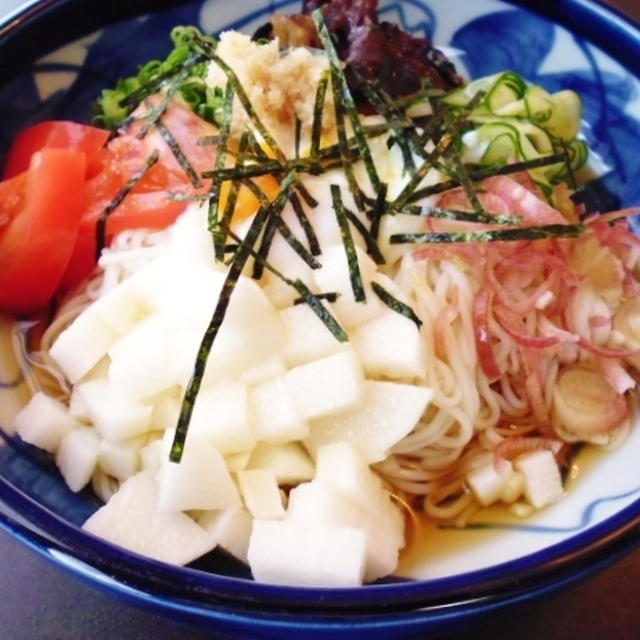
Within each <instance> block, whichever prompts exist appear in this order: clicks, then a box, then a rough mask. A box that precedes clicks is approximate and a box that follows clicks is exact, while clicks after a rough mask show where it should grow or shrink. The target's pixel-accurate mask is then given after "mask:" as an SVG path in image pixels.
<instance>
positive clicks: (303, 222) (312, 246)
mask: <svg viewBox="0 0 640 640" xmlns="http://www.w3.org/2000/svg"><path fill="white" fill-rule="evenodd" d="M289 201H290V202H291V207H292V208H293V211H294V213H295V214H296V217H297V218H298V222H299V223H300V226H301V227H302V230H303V231H304V235H305V237H306V238H307V242H308V244H309V251H311V255H313V256H319V255H320V254H321V253H322V249H321V248H320V242H319V241H318V236H317V235H316V232H315V231H314V230H313V225H312V224H311V221H310V220H309V216H307V214H306V212H305V210H304V207H303V206H302V203H301V202H300V198H298V194H297V193H296V192H295V191H292V192H291V194H290V195H289Z"/></svg>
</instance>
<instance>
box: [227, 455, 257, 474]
mask: <svg viewBox="0 0 640 640" xmlns="http://www.w3.org/2000/svg"><path fill="white" fill-rule="evenodd" d="M250 457H251V451H242V452H241V453H228V454H227V455H226V456H225V457H224V460H225V462H226V463H227V469H229V472H230V473H238V471H244V470H245V469H246V468H247V464H248V462H249V458H250Z"/></svg>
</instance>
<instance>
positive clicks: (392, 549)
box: [287, 480, 404, 581]
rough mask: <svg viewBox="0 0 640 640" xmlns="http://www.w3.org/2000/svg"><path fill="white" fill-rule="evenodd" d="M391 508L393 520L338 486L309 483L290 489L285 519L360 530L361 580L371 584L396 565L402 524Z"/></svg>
mask: <svg viewBox="0 0 640 640" xmlns="http://www.w3.org/2000/svg"><path fill="white" fill-rule="evenodd" d="M386 499H387V500H389V498H388V497H387V498H386ZM389 504H390V505H391V502H390V501H389ZM391 506H393V505H391ZM393 509H394V511H393V512H391V513H392V514H393V517H392V518H390V519H387V518H385V517H384V516H383V514H382V512H381V511H379V510H378V509H376V508H373V507H372V506H370V505H367V504H366V503H363V502H361V501H359V500H356V499H355V498H353V497H351V496H349V495H347V494H346V493H345V492H344V491H342V490H341V489H339V488H338V487H335V486H332V485H329V484H327V483H326V482H323V481H322V480H313V481H312V482H306V483H303V484H300V485H298V486H297V487H296V488H295V489H292V490H291V492H290V494H289V507H288V509H287V518H288V519H291V520H295V521H296V522H298V521H299V522H308V523H309V524H312V523H320V524H323V525H331V526H340V527H352V528H354V529H360V530H362V531H364V532H365V535H366V539H367V564H366V568H365V574H364V578H365V580H366V581H371V580H376V579H377V578H380V577H382V576H386V575H389V574H391V573H393V571H394V570H395V569H396V567H397V564H398V554H399V550H400V547H401V546H402V545H403V544H404V537H403V533H404V525H403V520H402V515H401V514H400V512H399V511H398V509H397V508H396V507H393Z"/></svg>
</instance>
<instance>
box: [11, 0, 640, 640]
mask: <svg viewBox="0 0 640 640" xmlns="http://www.w3.org/2000/svg"><path fill="white" fill-rule="evenodd" d="M492 4H493V5H496V10H495V11H492V12H491V13H490V14H488V15H481V16H478V17H475V18H474V19H472V20H469V21H468V22H466V23H465V24H461V25H460V26H459V27H458V28H457V29H456V30H455V32H454V33H453V35H452V37H451V38H450V42H447V43H443V42H440V41H438V40H437V37H438V26H439V25H438V11H437V10H432V9H430V8H428V7H426V6H424V5H423V4H422V3H421V2H417V1H415V0H405V1H404V2H391V3H386V4H385V3H383V7H384V8H383V12H384V13H383V15H384V16H385V18H388V19H394V20H395V21H398V22H400V23H401V24H402V25H403V26H404V27H405V28H407V29H409V30H411V31H413V32H415V33H419V34H420V35H424V36H426V37H429V38H432V37H434V36H435V38H436V42H437V43H438V44H440V45H443V44H447V45H450V46H451V47H453V48H455V49H459V50H461V51H462V52H469V55H464V56H463V58H462V59H463V61H464V63H465V65H466V68H467V70H468V71H469V73H470V75H471V76H472V77H479V76H483V75H487V74H490V73H494V72H496V71H500V70H504V69H507V68H509V69H513V70H515V71H517V72H519V73H521V74H522V75H523V76H524V77H526V78H527V79H528V80H530V81H532V82H535V83H538V84H541V85H543V86H545V87H547V88H548V89H549V90H550V91H555V90H558V89H561V88H572V89H575V90H576V91H577V92H578V93H579V94H580V95H581V96H582V98H583V104H584V118H585V120H586V121H587V122H588V123H589V124H590V125H591V128H590V129H587V130H586V132H585V134H586V137H587V140H588V142H589V145H590V146H591V147H592V148H593V149H594V150H595V151H596V152H597V153H598V154H599V155H600V156H601V157H602V158H603V160H604V163H605V164H606V165H607V166H608V167H610V169H611V170H610V171H609V172H608V173H607V174H606V175H605V176H604V177H603V180H602V182H603V184H604V186H605V187H606V190H607V191H608V192H610V193H614V194H616V195H617V197H619V200H620V203H621V204H622V205H631V204H633V203H637V202H640V181H637V180H634V176H637V175H640V157H638V155H637V153H636V149H637V148H638V147H639V143H640V124H639V123H638V121H637V120H636V119H634V118H630V117H629V113H627V110H628V108H629V105H631V104H632V103H633V101H634V100H637V99H638V81H637V80H636V79H635V78H634V77H633V76H631V75H630V74H629V73H628V72H626V71H625V70H624V68H623V67H621V66H612V65H606V66H602V65H601V64H600V62H599V60H598V59H597V56H596V55H595V53H594V48H593V46H592V45H590V44H589V43H588V42H586V41H583V40H580V39H578V38H575V45H576V46H577V47H578V49H579V50H580V51H581V52H582V53H583V54H584V57H585V58H586V59H587V60H588V65H587V67H586V68H585V67H581V68H576V69H571V68H567V69H563V70H562V71H555V72H547V71H545V69H544V65H543V61H544V60H545V58H546V57H547V55H548V54H549V52H550V51H552V49H553V46H554V44H555V40H556V38H557V37H558V27H556V26H554V25H553V24H552V23H551V22H549V21H548V20H546V19H544V18H541V17H538V16H534V15H533V14H531V13H530V12H528V11H525V10H521V9H517V8H513V7H509V6H508V5H504V4H500V5H498V3H492ZM297 5H298V3H297V2H292V1H289V0H286V1H284V2H275V3H274V2H272V3H271V6H270V9H271V8H274V7H275V8H285V9H291V8H292V7H296V6H297ZM203 7H205V9H206V10H208V11H211V10H212V8H213V9H216V7H219V3H212V2H203V1H198V2H191V3H186V4H183V5H181V6H179V7H176V8H173V9H169V10H164V11H161V12H158V13H156V14H152V15H151V16H150V17H148V18H146V19H144V20H130V21H126V22H124V23H119V24H115V25H111V26H109V27H107V28H105V29H104V30H103V31H102V32H101V33H100V34H99V35H98V37H97V38H96V39H95V40H93V41H90V42H87V44H86V56H85V58H84V62H83V64H81V65H76V64H69V63H65V62H56V61H54V60H53V59H52V58H50V57H49V58H48V59H47V60H45V61H41V62H37V63H35V64H34V65H33V69H32V72H31V73H27V74H22V75H20V76H18V77H17V78H16V79H15V80H14V81H12V82H11V83H10V84H8V85H6V86H4V87H2V88H0V104H1V105H4V106H3V107H1V108H0V109H1V113H2V117H1V118H0V149H6V148H7V146H8V144H9V142H10V140H11V138H12V137H13V135H14V134H15V132H16V131H18V130H20V129H21V128H23V127H25V126H27V125H28V124H31V123H33V122H37V121H41V120H44V119H48V118H66V119H72V120H79V121H88V120H89V119H90V117H91V113H90V107H89V105H90V103H91V102H92V101H93V100H95V98H96V97H97V95H98V94H99V91H100V89H102V88H103V87H105V86H111V85H113V84H114V83H115V81H116V80H117V78H119V77H121V76H123V75H126V74H130V73H133V72H134V71H135V69H136V68H137V66H138V65H139V64H141V63H143V62H145V61H146V60H148V59H150V58H153V57H163V56H164V55H165V54H166V52H167V50H168V40H167V34H168V31H169V30H170V28H171V26H173V25H175V24H196V25H200V26H202V23H203ZM266 14H267V11H265V10H262V11H258V12H255V13H254V14H251V15H250V16H248V17H245V18H243V19H240V20H232V21H230V22H229V23H227V25H226V27H233V28H241V29H244V30H249V31H250V30H251V28H254V27H255V26H257V25H258V24H260V23H261V22H262V21H264V19H265V16H266ZM123 43H125V44H124V45H123ZM523 47H524V48H526V49H527V54H526V55H525V56H523V55H522V50H523ZM477 51H482V55H481V56H480V55H473V52H477ZM58 72H73V73H74V74H76V76H75V80H74V81H73V83H72V84H71V86H70V87H69V88H68V90H66V91H59V92H55V93H53V94H52V95H50V96H48V97H47V98H46V99H44V100H41V99H40V96H39V92H38V88H37V85H36V82H35V74H51V73H58ZM612 206H613V203H612ZM5 382H6V381H5ZM1 387H2V384H1V381H0V393H1ZM0 468H1V469H2V472H3V475H4V477H5V478H6V479H8V480H10V481H11V482H13V483H14V484H15V485H16V486H17V487H18V488H20V489H21V490H22V491H24V492H25V493H26V494H27V495H29V496H31V497H33V498H35V499H36V500H37V501H39V502H40V503H42V504H44V505H45V506H48V507H49V508H50V509H51V510H52V511H53V512H55V513H57V514H59V515H60V516H62V518H63V519H65V520H67V521H68V522H71V523H74V524H79V523H80V522H82V521H83V520H84V519H85V518H86V516H87V514H88V513H90V512H91V511H92V510H94V509H95V508H96V504H97V503H96V501H95V498H93V497H92V496H91V495H90V494H89V493H84V494H81V495H79V496H78V495H74V494H71V492H70V491H69V490H68V489H67V488H66V486H65V485H64V483H63V482H62V481H61V480H60V479H59V478H58V477H57V476H54V475H51V474H50V468H48V467H47V462H46V460H45V459H43V458H42V457H41V456H39V454H37V453H34V452H31V453H30V455H28V456H27V457H25V456H24V450H19V449H17V448H15V449H14V448H13V447H4V448H3V449H0ZM43 469H45V470H46V472H47V474H46V475H43V473H42V471H43ZM638 491H640V489H636V490H635V492H636V493H637V492H638ZM616 498H617V496H600V497H598V498H596V499H595V500H594V501H593V503H592V504H590V505H588V506H587V508H586V510H585V513H583V514H582V521H581V523H580V524H579V525H578V527H577V529H582V528H584V527H585V526H587V525H588V524H589V523H590V522H591V519H590V514H591V513H592V512H593V510H594V509H595V508H596V506H597V505H598V504H599V503H600V502H601V501H606V500H615V499H616ZM489 526H495V525H489ZM543 555H544V554H543ZM551 556H553V554H551ZM178 571H179V570H178ZM480 573H482V572H480ZM488 573H489V574H491V572H488ZM497 575H498V576H499V575H500V572H498V574H497ZM463 580H464V578H463ZM441 582H443V583H444V582H446V580H445V581H441ZM460 584H462V582H461V583H460ZM381 586H382V585H381ZM388 586H391V585H388ZM539 588H540V589H542V590H544V589H545V588H546V587H544V586H540V587H539ZM382 593H384V589H383V591H382ZM477 614H479V611H476V615H477ZM220 615H222V614H220ZM434 620H435V618H434ZM427 622H428V621H426V620H423V621H422V623H421V628H424V626H423V625H424V624H427ZM434 628H435V627H434ZM414 630H415V627H414ZM381 637H382V636H381ZM384 637H389V636H384Z"/></svg>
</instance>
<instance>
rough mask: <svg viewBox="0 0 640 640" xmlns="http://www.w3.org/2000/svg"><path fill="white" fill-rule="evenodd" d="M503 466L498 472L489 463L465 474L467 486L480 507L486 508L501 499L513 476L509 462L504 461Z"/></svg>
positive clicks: (491, 463)
mask: <svg viewBox="0 0 640 640" xmlns="http://www.w3.org/2000/svg"><path fill="white" fill-rule="evenodd" d="M503 466H504V468H503V469H500V470H499V471H498V469H496V465H495V464H494V463H493V462H490V463H489V464H485V465H483V466H481V467H478V468H477V469H473V470H472V471H470V472H469V473H467V476H466V481H467V485H468V486H469V488H470V489H471V491H472V493H473V495H474V496H475V497H476V499H477V500H478V502H479V503H480V504H481V505H483V506H485V507H488V506H489V505H490V504H493V503H494V502H496V501H497V500H500V498H501V497H502V492H503V491H504V490H505V487H506V486H507V482H508V480H509V478H510V477H511V475H512V474H513V466H512V465H511V463H510V462H509V461H505V462H504V465H503Z"/></svg>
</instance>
